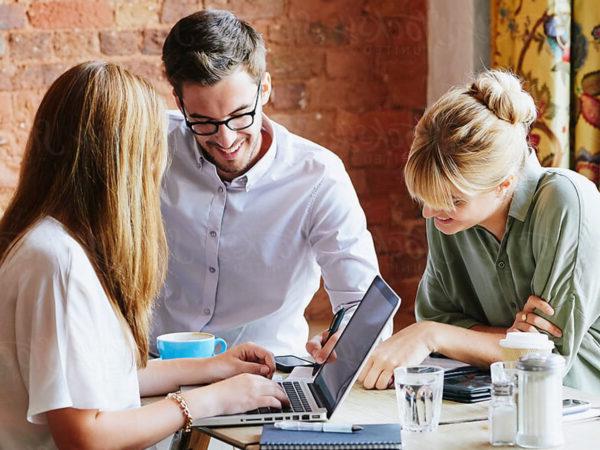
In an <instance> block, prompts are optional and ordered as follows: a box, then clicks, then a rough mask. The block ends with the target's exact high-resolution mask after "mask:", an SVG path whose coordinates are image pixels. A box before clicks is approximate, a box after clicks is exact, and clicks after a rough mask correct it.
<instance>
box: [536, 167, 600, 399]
mask: <svg viewBox="0 0 600 450" xmlns="http://www.w3.org/2000/svg"><path fill="white" fill-rule="evenodd" d="M554 177H555V178H556V177H560V178H561V179H562V180H561V181H564V182H560V183H553V184H552V185H550V186H549V187H548V188H547V189H545V190H544V192H543V193H542V195H540V198H539V200H538V202H537V204H536V206H535V209H534V211H533V214H532V215H533V220H534V222H533V223H534V233H533V240H534V242H533V251H534V255H535V259H536V262H537V265H536V268H535V272H534V276H533V279H532V290H533V293H534V294H535V295H537V296H539V297H542V298H543V299H545V300H546V301H547V302H549V303H550V305H551V306H552V307H553V309H554V314H553V315H552V316H544V315H543V314H542V313H541V312H539V311H536V313H537V314H539V315H540V316H542V317H544V318H546V319H547V320H548V321H550V322H552V323H554V324H555V325H556V326H558V327H559V328H560V329H561V330H562V336H561V337H560V338H554V341H555V344H556V349H557V350H558V352H559V353H560V354H561V355H563V356H564V357H565V358H566V362H567V364H566V371H567V373H568V375H567V376H568V377H571V378H578V380H572V381H573V382H571V383H570V385H576V386H582V385H585V384H587V383H589V382H590V381H592V380H585V379H583V378H587V377H585V376H582V374H583V373H588V372H595V376H594V380H593V381H592V382H593V383H594V385H595V386H596V389H595V390H596V391H598V390H599V388H600V378H599V376H600V353H598V351H600V345H599V342H598V340H597V337H594V335H597V334H598V333H597V332H593V331H594V330H591V331H592V333H591V334H590V328H592V327H593V326H594V324H596V323H597V322H598V318H599V317H600V277H598V276H591V275H590V272H589V271H590V270H594V269H592V268H597V267H599V266H600V232H599V231H598V224H599V223H600V213H599V212H598V210H597V208H596V209H594V208H591V207H588V208H584V207H583V205H584V204H586V203H589V204H591V202H588V201H586V199H585V198H586V196H588V195H589V196H598V193H597V192H596V191H595V188H593V186H591V183H590V185H589V186H587V185H586V183H587V182H586V183H583V182H581V184H580V185H578V183H577V179H575V180H567V178H565V177H562V176H561V175H558V174H556V175H554ZM591 189H593V191H592V190H591ZM596 203H598V199H597V198H596ZM582 347H583V348H582ZM588 347H590V348H588ZM574 365H577V366H578V367H577V370H574V371H573V372H574V373H570V374H569V372H570V371H571V369H573V368H574ZM587 386H588V387H589V384H588V385H587Z"/></svg>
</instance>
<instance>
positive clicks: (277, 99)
mask: <svg viewBox="0 0 600 450" xmlns="http://www.w3.org/2000/svg"><path fill="white" fill-rule="evenodd" d="M271 101H272V104H273V106H274V108H275V109H278V110H284V109H295V110H303V109H306V87H305V86H304V84H303V83H285V84H276V85H275V86H274V87H273V92H272V94H271Z"/></svg>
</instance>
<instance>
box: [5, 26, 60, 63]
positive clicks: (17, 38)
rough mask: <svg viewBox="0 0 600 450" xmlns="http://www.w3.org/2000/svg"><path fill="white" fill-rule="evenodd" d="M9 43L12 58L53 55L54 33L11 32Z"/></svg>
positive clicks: (36, 57)
mask: <svg viewBox="0 0 600 450" xmlns="http://www.w3.org/2000/svg"><path fill="white" fill-rule="evenodd" d="M8 45H9V48H10V55H11V58H12V59H13V60H16V61H19V60H24V59H46V58H48V57H49V56H52V34H51V33H49V32H46V31H42V32H39V31H36V32H25V33H21V32H18V33H11V34H10V35H9V38H8Z"/></svg>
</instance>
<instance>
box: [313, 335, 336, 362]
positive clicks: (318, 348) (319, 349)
mask: <svg viewBox="0 0 600 450" xmlns="http://www.w3.org/2000/svg"><path fill="white" fill-rule="evenodd" d="M341 334H342V330H338V331H337V332H335V333H333V334H332V335H331V337H329V330H324V331H322V332H321V333H319V334H317V335H316V336H313V337H312V338H311V340H310V341H308V342H307V343H306V351H307V352H308V353H309V354H310V355H311V356H312V357H313V359H314V360H315V361H316V362H317V364H323V363H324V362H325V360H327V359H329V360H335V353H333V354H331V355H330V353H331V350H333V347H334V346H335V343H336V342H337V341H338V339H339V338H340V335H341ZM324 342H326V343H325V345H323V343H324Z"/></svg>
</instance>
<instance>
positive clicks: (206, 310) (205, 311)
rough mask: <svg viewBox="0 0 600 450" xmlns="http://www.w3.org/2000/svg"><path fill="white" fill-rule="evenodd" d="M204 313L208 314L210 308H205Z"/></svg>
mask: <svg viewBox="0 0 600 450" xmlns="http://www.w3.org/2000/svg"><path fill="white" fill-rule="evenodd" d="M204 314H206V315H207V316H208V315H209V314H210V308H204Z"/></svg>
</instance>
